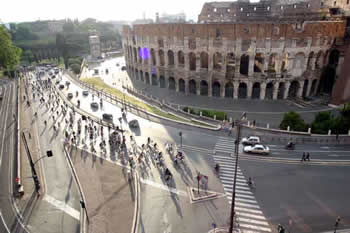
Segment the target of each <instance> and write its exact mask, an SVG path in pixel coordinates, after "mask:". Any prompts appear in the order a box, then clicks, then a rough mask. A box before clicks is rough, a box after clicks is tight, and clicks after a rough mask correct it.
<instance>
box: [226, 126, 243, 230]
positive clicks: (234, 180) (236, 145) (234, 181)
mask: <svg viewBox="0 0 350 233" xmlns="http://www.w3.org/2000/svg"><path fill="white" fill-rule="evenodd" d="M236 126H237V136H236V140H235V151H234V153H235V156H236V163H235V173H234V178H233V192H232V199H231V214H230V230H229V233H232V231H233V224H234V221H233V220H234V218H235V199H236V182H237V168H238V149H239V141H240V137H241V122H240V121H237V123H236Z"/></svg>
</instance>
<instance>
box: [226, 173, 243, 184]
mask: <svg viewBox="0 0 350 233" xmlns="http://www.w3.org/2000/svg"><path fill="white" fill-rule="evenodd" d="M221 179H226V180H231V181H232V182H233V176H231V175H230V176H227V175H220V180H221ZM237 181H239V182H243V183H244V182H247V181H246V180H245V179H240V178H237Z"/></svg>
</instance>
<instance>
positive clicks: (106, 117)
mask: <svg viewBox="0 0 350 233" xmlns="http://www.w3.org/2000/svg"><path fill="white" fill-rule="evenodd" d="M102 119H103V120H105V121H113V115H112V114H110V113H103V114H102Z"/></svg>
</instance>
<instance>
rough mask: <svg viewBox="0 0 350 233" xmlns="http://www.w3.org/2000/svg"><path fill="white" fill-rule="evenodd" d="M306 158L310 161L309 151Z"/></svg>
mask: <svg viewBox="0 0 350 233" xmlns="http://www.w3.org/2000/svg"><path fill="white" fill-rule="evenodd" d="M306 160H307V161H309V162H310V153H309V152H307V154H306V157H305V161H306Z"/></svg>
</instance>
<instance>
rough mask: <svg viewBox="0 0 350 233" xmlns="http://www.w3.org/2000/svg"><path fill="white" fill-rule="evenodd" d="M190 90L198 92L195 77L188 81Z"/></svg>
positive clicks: (190, 91)
mask: <svg viewBox="0 0 350 233" xmlns="http://www.w3.org/2000/svg"><path fill="white" fill-rule="evenodd" d="M188 91H189V93H190V94H196V91H197V87H196V81H194V80H193V79H191V80H190V81H189V82H188Z"/></svg>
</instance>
